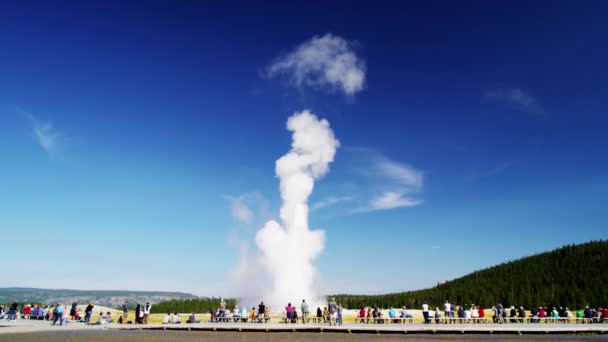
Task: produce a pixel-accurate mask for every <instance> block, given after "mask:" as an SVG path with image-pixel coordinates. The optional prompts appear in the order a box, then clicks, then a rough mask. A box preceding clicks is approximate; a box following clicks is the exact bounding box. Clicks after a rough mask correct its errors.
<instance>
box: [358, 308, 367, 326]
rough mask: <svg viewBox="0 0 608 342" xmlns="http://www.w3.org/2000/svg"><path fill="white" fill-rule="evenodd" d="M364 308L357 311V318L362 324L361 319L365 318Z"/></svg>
mask: <svg viewBox="0 0 608 342" xmlns="http://www.w3.org/2000/svg"><path fill="white" fill-rule="evenodd" d="M365 315H366V313H365V308H364V307H361V310H359V318H361V323H363V319H364V318H365Z"/></svg>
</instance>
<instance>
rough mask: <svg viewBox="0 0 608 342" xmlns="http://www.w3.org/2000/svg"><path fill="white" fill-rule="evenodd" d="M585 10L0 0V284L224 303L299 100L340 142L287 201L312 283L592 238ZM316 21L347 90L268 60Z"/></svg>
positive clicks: (358, 289) (595, 81)
mask: <svg viewBox="0 0 608 342" xmlns="http://www.w3.org/2000/svg"><path fill="white" fill-rule="evenodd" d="M607 10H608V8H607V6H606V3H605V2H600V1H597V2H585V3H584V4H575V3H573V2H550V3H549V2H547V3H543V2H534V3H530V2H523V1H522V2H513V1H509V2H507V1H505V2H491V3H488V2H485V1H469V2H464V3H463V2H460V3H456V2H450V1H445V2H443V1H438V2H435V1H432V2H420V3H403V4H398V3H395V2H387V3H383V2H380V3H378V2H374V3H373V6H372V5H370V4H367V5H365V4H360V5H355V4H352V3H350V2H346V3H345V2H331V3H325V4H323V6H320V5H316V4H313V3H310V2H306V1H302V2H289V3H286V2H274V3H273V2H269V3H268V2H267V3H264V4H260V3H254V2H215V3H208V4H203V3H196V2H172V1H151V2H146V4H145V6H144V5H142V3H135V2H133V3H127V2H110V3H108V2H70V1H57V2H28V1H20V2H15V3H13V4H9V3H5V4H3V5H1V8H0V38H1V39H0V41H1V42H2V45H1V46H2V53H1V57H0V136H1V137H2V138H1V139H0V156H1V157H2V163H1V167H0V180H1V181H0V229H1V230H2V237H3V238H2V241H3V243H2V246H3V252H4V254H5V255H11V256H13V257H14V258H13V261H12V262H9V263H4V266H3V275H4V276H3V277H2V280H0V286H35V287H50V288H83V289H142V290H179V291H187V292H193V293H196V294H200V295H238V293H231V292H233V291H230V290H227V288H226V286H225V283H226V282H229V281H230V279H231V274H232V272H233V269H234V268H235V267H236V266H237V264H238V263H239V257H240V253H241V252H242V251H243V249H248V250H249V251H250V252H252V253H253V252H254V251H255V244H254V235H255V232H256V231H257V230H258V229H259V228H260V227H261V226H262V225H263V223H264V221H265V220H266V219H269V218H274V217H276V216H278V210H279V208H280V205H281V203H280V197H279V191H278V180H277V179H276V177H275V174H274V162H275V160H276V159H277V158H279V157H280V156H282V155H283V154H285V153H286V152H287V151H288V150H289V147H290V141H291V140H290V139H291V137H290V133H289V132H288V131H287V130H286V128H285V123H286V120H287V118H288V117H289V116H290V115H292V114H293V113H294V112H296V111H300V110H303V109H310V110H311V111H312V112H314V113H315V114H317V115H318V116H319V117H322V118H325V119H327V120H328V121H329V122H330V124H331V127H332V129H333V131H334V133H335V135H336V137H337V138H338V139H339V140H340V144H341V146H340V148H339V149H338V152H337V154H336V159H335V161H334V163H333V164H331V170H330V172H329V174H327V175H326V176H325V177H324V178H322V179H321V180H319V181H317V183H316V187H315V190H314V192H313V194H312V197H311V201H310V202H311V207H312V210H311V215H310V223H311V226H312V227H315V228H322V229H324V230H325V231H326V244H325V251H324V253H323V255H322V256H321V257H319V258H318V259H317V261H316V265H317V267H318V271H319V274H320V280H319V287H320V288H321V289H322V291H325V292H334V291H335V292H350V293H380V292H386V291H400V290H408V289H417V288H423V287H428V286H433V285H435V284H437V283H438V282H442V281H445V280H449V279H451V278H454V277H457V276H460V275H464V274H466V273H468V272H471V271H474V270H477V269H480V268H483V267H486V266H490V265H494V264H497V263H500V262H503V261H506V260H511V259H514V258H519V257H522V256H525V255H530V254H534V253H537V252H541V251H545V250H549V249H552V248H555V247H559V246H561V245H564V244H568V243H579V242H584V241H588V240H591V239H605V238H607V237H608V236H607V234H606V231H607V230H606V218H607V213H608V208H607V205H606V203H608V198H607V193H608V159H607V158H606V152H605V151H606V150H607V148H608V138H607V136H606V127H607V125H608V118H607V117H606V113H607V107H608V106H607V102H608V101H607V99H608V86H607V84H606V79H607V77H608V67H607V66H606V62H605V61H606V56H607V55H608V46H607V45H606V44H604V42H605V36H606V34H607V33H608V24H607V22H606V20H605V18H606V15H607V14H608V11H607ZM327 34H331V37H337V38H338V39H341V41H344V42H346V43H347V45H348V51H349V53H352V54H353V55H354V56H356V58H357V61H358V62H359V63H361V64H360V66H364V67H363V70H364V72H365V78H364V81H363V82H362V83H361V85H362V87H361V89H358V90H357V91H354V92H351V93H349V92H347V91H345V90H344V89H343V88H342V86H343V85H344V84H343V83H328V82H317V83H315V84H312V83H314V82H308V83H307V82H300V83H298V82H296V81H294V78H293V77H292V76H293V75H291V76H290V73H291V72H292V71H293V70H286V71H285V72H282V73H278V74H273V73H271V72H269V70H270V69H271V67H272V65H275V64H276V63H278V62H279V61H281V60H284V59H285V58H287V56H289V54H290V53H291V52H293V51H296V49H297V48H298V47H301V46H302V44H307V42H308V43H309V42H311V41H313V40H314V39H315V38H313V37H316V38H321V37H324V36H326V35H327ZM408 175H409V176H411V175H416V177H418V178H416V179H414V180H412V179H409V180H407V179H406V178H407V177H408ZM404 177H405V178H404ZM404 179H405V180H404ZM387 193H392V194H393V195H394V196H392V197H391V196H388V197H386V194H387ZM381 199H382V200H381ZM377 260H382V261H381V262H379V261H377ZM379 265H381V267H378V266H379Z"/></svg>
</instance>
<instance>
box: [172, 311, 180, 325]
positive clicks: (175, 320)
mask: <svg viewBox="0 0 608 342" xmlns="http://www.w3.org/2000/svg"><path fill="white" fill-rule="evenodd" d="M180 323H181V322H180V321H179V314H178V313H177V312H175V313H174V314H173V324H180Z"/></svg>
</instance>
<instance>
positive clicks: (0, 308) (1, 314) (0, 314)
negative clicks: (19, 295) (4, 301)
mask: <svg viewBox="0 0 608 342" xmlns="http://www.w3.org/2000/svg"><path fill="white" fill-rule="evenodd" d="M5 315H6V314H5V312H4V306H2V305H0V319H2V318H4V316H5Z"/></svg>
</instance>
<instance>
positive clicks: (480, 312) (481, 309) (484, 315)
mask: <svg viewBox="0 0 608 342" xmlns="http://www.w3.org/2000/svg"><path fill="white" fill-rule="evenodd" d="M477 310H478V311H479V318H484V317H486V313H485V311H483V306H480V307H479V308H477Z"/></svg>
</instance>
